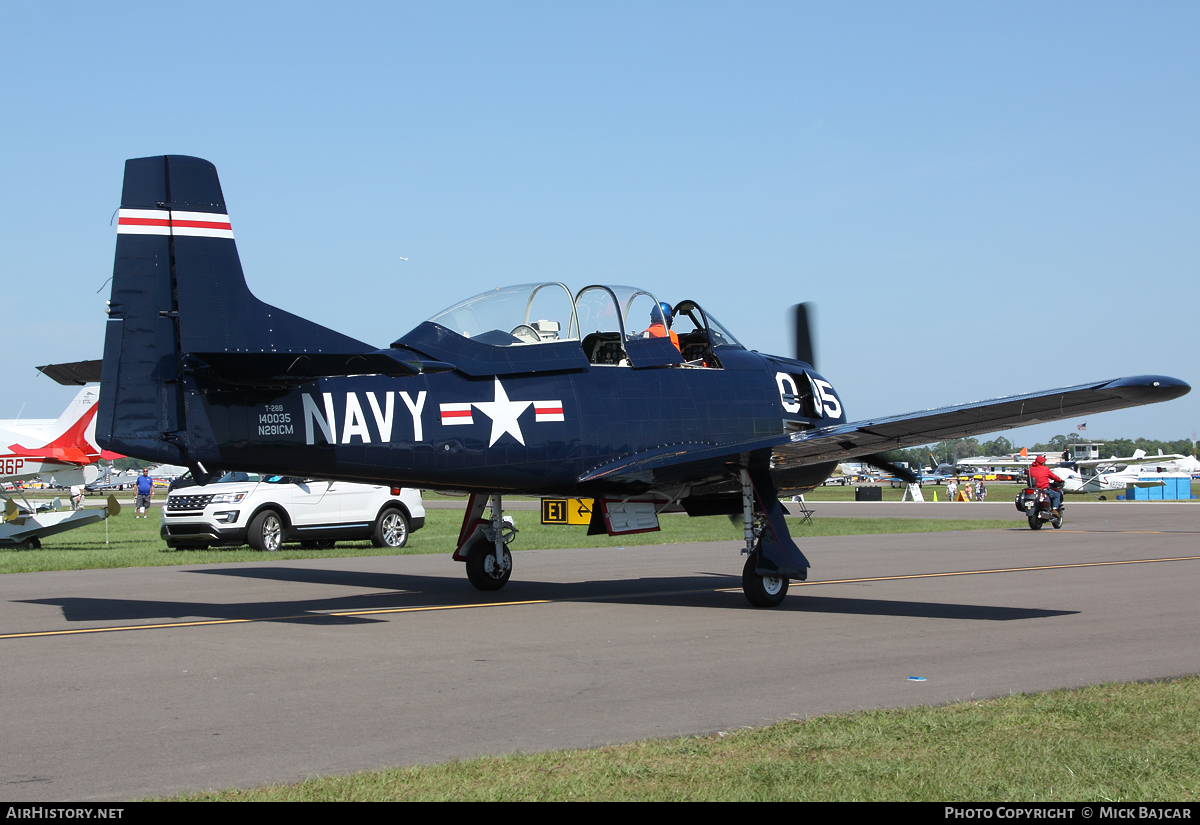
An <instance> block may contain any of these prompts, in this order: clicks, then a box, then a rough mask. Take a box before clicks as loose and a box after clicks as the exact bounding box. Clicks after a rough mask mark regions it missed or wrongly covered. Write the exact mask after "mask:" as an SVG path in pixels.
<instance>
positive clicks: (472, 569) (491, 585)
mask: <svg viewBox="0 0 1200 825" xmlns="http://www.w3.org/2000/svg"><path fill="white" fill-rule="evenodd" d="M511 575H512V553H510V552H508V545H507V544H506V545H504V563H503V564H502V565H501V566H500V568H499V569H497V567H496V545H494V544H492V543H491V542H490V541H488V540H487V539H476V540H475V543H474V544H472V545H471V550H470V552H469V553H468V554H467V579H469V580H470V582H471V584H473V585H475V587H476V588H477V589H479V590H499V589H500V588H501V587H504V585H506V584H508V577H509V576H511Z"/></svg>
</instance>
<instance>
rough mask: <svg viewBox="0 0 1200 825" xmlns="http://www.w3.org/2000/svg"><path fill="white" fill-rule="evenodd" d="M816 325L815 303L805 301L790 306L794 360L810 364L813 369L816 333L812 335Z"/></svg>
mask: <svg viewBox="0 0 1200 825" xmlns="http://www.w3.org/2000/svg"><path fill="white" fill-rule="evenodd" d="M816 327H817V307H816V304H813V303H811V302H805V303H803V304H796V305H795V306H794V307H792V332H793V334H794V338H795V341H796V351H795V356H796V360H797V361H803V362H804V363H806V364H810V365H812V367H813V369H816V367H817V350H816V345H815V341H816V335H814V332H815V330H816Z"/></svg>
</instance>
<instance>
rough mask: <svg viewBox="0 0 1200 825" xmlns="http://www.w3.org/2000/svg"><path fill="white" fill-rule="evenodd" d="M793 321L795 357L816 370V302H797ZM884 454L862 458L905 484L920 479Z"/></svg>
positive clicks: (793, 310) (916, 481) (793, 309)
mask: <svg viewBox="0 0 1200 825" xmlns="http://www.w3.org/2000/svg"><path fill="white" fill-rule="evenodd" d="M791 321H792V337H793V339H794V340H795V344H796V351H795V358H796V360H797V361H803V362H804V363H806V364H809V365H810V366H812V368H813V369H814V370H815V369H816V368H817V348H816V343H815V342H816V337H817V336H816V327H817V307H816V304H814V303H812V302H811V301H805V302H804V303H802V304H796V305H795V306H794V307H792V313H791ZM882 455H883V454H882V453H875V454H874V455H868V456H864V457H863V459H862V460H863V462H865V463H866V464H870V465H871V466H872V467H875V468H876V469H879V470H883V471H884V472H885V473H889V474H891V475H894V476H895V477H896V478H898V479H900V480H901V481H903V482H904V483H905V484H916V483H918V482H919V481H920V479H919V478H917V476H916V474H915V473H913V472H912V471H911V470H908V469H905V468H904V467H900V466H897V465H895V464H892V463H891V462H889V461H885V460H884V459H883V457H882Z"/></svg>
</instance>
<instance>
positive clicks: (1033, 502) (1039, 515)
mask: <svg viewBox="0 0 1200 825" xmlns="http://www.w3.org/2000/svg"><path fill="white" fill-rule="evenodd" d="M1050 486H1051V487H1053V488H1054V489H1055V490H1058V491H1059V493H1060V494H1061V492H1062V482H1058V481H1052V482H1050ZM1016 503H1017V509H1018V510H1020V511H1021V512H1022V513H1024V514H1025V517H1026V518H1027V519H1029V529H1030V530H1041V529H1042V525H1043V524H1044V523H1045V522H1047V521H1048V522H1050V524H1051V525H1052V526H1053V527H1054V529H1055V530H1058V529H1060V528H1061V527H1062V525H1063V511H1064V510H1066V509H1067V505H1066V502H1065V501H1064V502H1062V503H1060V504H1059V505H1058V513H1057V515H1056V514H1055V512H1054V510H1053V509H1052V508H1051V507H1050V493H1049V491H1047V490H1038V489H1037V488H1035V487H1026V488H1025V489H1024V490H1022V491H1021V492H1019V493H1017V502H1016Z"/></svg>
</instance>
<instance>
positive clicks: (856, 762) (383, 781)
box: [181, 676, 1200, 802]
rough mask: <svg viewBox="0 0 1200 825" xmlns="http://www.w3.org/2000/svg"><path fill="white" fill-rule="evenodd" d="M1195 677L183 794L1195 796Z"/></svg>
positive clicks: (290, 797)
mask: <svg viewBox="0 0 1200 825" xmlns="http://www.w3.org/2000/svg"><path fill="white" fill-rule="evenodd" d="M1197 714H1200V677H1195V676H1192V677H1188V678H1184V679H1178V680H1173V681H1165V682H1150V683H1135V684H1123V685H1116V684H1110V685H1100V686H1095V687H1087V688H1082V689H1079V690H1071V691H1067V690H1058V691H1054V692H1052V693H1041V694H1034V695H1014V696H1007V697H1004V698H1001V699H995V700H989V701H978V702H963V703H959V704H954V705H949V706H946V707H938V708H932V707H918V708H911V709H906V710H876V711H865V712H861V713H851V714H837V715H830V716H821V717H816V718H813V719H806V720H803V721H786V722H779V723H777V724H774V725H770V726H768V727H765V728H756V729H747V730H736V731H730V732H727V733H726V732H721V733H716V734H711V735H707V736H692V737H684V738H682V739H670V740H663V739H659V740H647V741H642V742H633V743H629V744H623V745H610V746H607V747H602V748H594V749H590V750H575V751H554V752H549V753H541V754H513V755H509V756H501V757H483V758H478V759H471V760H461V761H460V760H455V761H451V762H447V763H445V764H440V765H429V766H418V767H412V768H393V769H387V770H382V771H374V772H365V773H357V774H352V775H347V776H334V777H328V778H314V779H309V780H307V781H304V782H299V783H296V784H291V785H275V786H268V787H262V788H255V789H250V790H225V791H214V792H209V793H202V794H195V795H191V796H187V797H181V798H182V799H188V800H201V801H203V800H214V801H216V800H220V801H232V800H259V801H308V800H313V801H407V800H544V801H565V800H639V801H640V800H728V801H734V800H789V801H850V800H879V801H896V800H900V801H939V802H942V801H944V802H952V801H962V802H990V801H997V800H1006V801H1023V802H1025V801H1027V802H1038V801H1042V802H1064V801H1093V802H1118V801H1121V802H1130V801H1187V802H1194V801H1196V800H1197V799H1200V748H1198V747H1197V739H1198V735H1197V732H1196V728H1195V719H1196V718H1197Z"/></svg>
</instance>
